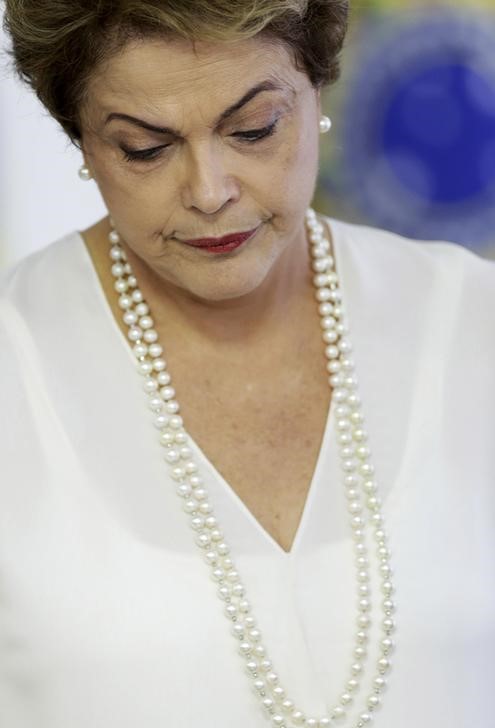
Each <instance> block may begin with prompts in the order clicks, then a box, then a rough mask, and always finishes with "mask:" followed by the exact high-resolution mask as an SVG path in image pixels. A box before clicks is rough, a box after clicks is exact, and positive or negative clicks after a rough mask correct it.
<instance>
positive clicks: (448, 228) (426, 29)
mask: <svg viewBox="0 0 495 728" xmlns="http://www.w3.org/2000/svg"><path fill="white" fill-rule="evenodd" d="M351 6H352V14H351V25H350V33H349V35H348V38H347V42H346V47H345V49H344V53H343V58H342V69H343V70H342V75H341V78H340V80H339V82H338V83H337V84H336V85H334V86H332V87H331V88H330V89H328V90H327V91H326V92H325V96H324V107H325V112H326V113H327V114H328V115H329V116H330V117H331V119H332V122H333V128H332V130H331V132H330V133H329V134H327V135H326V136H324V137H322V138H321V139H322V141H321V154H322V156H321V169H320V177H319V184H318V189H317V193H316V199H315V203H314V206H315V207H316V208H317V209H318V210H321V211H322V212H325V213H327V214H329V215H331V216H333V217H337V218H341V219H344V220H348V221H350V222H357V223H361V224H365V225H372V226H374V227H381V228H385V229H388V230H393V231H395V232H398V233H400V234H402V235H405V236H407V237H411V238H416V239H420V240H449V241H452V242H456V243H459V244H461V245H464V246H466V247H467V248H470V249H471V250H474V251H476V252H477V253H478V254H479V255H482V256H484V257H486V258H491V259H494V260H495V53H494V49H495V0H433V1H432V0H429V1H428V2H426V0H360V1H359V2H358V1H356V2H352V0H351ZM0 16H1V11H0ZM7 47H8V39H7V38H6V36H5V35H4V34H3V31H0V159H1V165H0V270H1V269H2V268H5V267H7V266H9V265H11V264H13V263H15V262H16V261H17V260H19V259H20V258H22V257H24V256H25V255H27V254H29V253H30V252H32V251H34V250H36V249H38V248H40V247H43V246H45V245H47V244H48V243H50V242H52V241H54V240H56V239H57V238H59V237H61V236H62V235H65V234H66V233H67V232H70V231H72V230H82V229H84V228H86V227H88V226H89V225H90V224H92V223H93V222H95V221H96V220H98V219H99V218H101V217H103V216H104V215H105V214H106V209H105V206H104V204H103V201H102V199H101V197H100V195H99V193H98V189H97V187H96V184H95V183H94V181H91V182H89V183H87V182H86V183H84V182H82V181H81V180H80V179H79V177H78V175H77V170H78V168H79V166H80V164H81V156H80V153H79V152H78V151H77V150H76V149H74V148H73V147H72V145H71V144H70V143H69V142H68V141H67V140H66V138H65V135H64V133H63V132H62V130H61V129H60V128H59V127H58V126H57V125H56V124H55V122H54V121H53V120H52V119H51V118H50V117H49V116H48V114H47V112H45V111H44V110H43V108H42V107H41V106H40V104H39V102H38V101H37V99H36V98H35V97H34V95H33V94H32V92H30V91H29V90H28V89H26V88H24V87H23V86H22V85H21V83H20V82H19V81H18V80H17V79H16V78H15V77H14V73H13V71H12V69H11V65H10V59H9V58H8V56H7V55H6V54H5V49H6V48H7Z"/></svg>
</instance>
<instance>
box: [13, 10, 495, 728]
mask: <svg viewBox="0 0 495 728" xmlns="http://www.w3.org/2000/svg"><path fill="white" fill-rule="evenodd" d="M346 19H347V4H346V3H345V2H344V1H343V0H335V1H334V2H333V1H332V0H329V1H328V2H322V1H318V0H316V1H313V0H309V2H304V1H303V0H291V1H289V0H287V1H286V2H284V1H282V0H266V2H263V3H258V2H252V1H251V0H242V1H238V2H236V3H231V2H222V0H217V1H214V2H204V1H202V0H195V2H194V3H191V2H164V1H162V2H157V1H152V0H134V1H133V2H127V3H122V4H117V3H86V4H84V5H83V4H80V3H79V2H77V1H76V0H62V1H61V2H57V3H50V2H40V1H39V0H31V1H29V2H27V1H23V2H20V1H19V0H7V3H6V28H7V30H8V31H9V32H10V34H11V36H12V39H13V58H14V61H15V64H16V68H17V71H18V72H19V73H20V75H21V76H22V78H24V79H25V80H26V81H28V82H29V83H30V84H31V85H32V87H33V88H34V90H35V91H36V93H37V94H38V96H39V97H40V98H41V100H42V101H43V103H44V104H45V105H46V107H47V109H49V111H50V113H52V115H53V116H54V118H55V119H57V120H58V121H59V122H60V123H61V125H62V127H63V128H64V130H65V131H66V132H67V134H68V136H69V138H70V139H71V140H72V141H73V142H74V143H75V144H76V145H78V146H79V148H80V149H81V151H82V155H83V159H84V164H83V166H82V168H81V170H80V174H81V176H82V178H83V179H84V178H85V179H94V180H95V182H96V184H97V185H98V188H99V190H100V192H101V194H102V197H103V199H104V201H105V203H106V206H107V208H108V212H109V214H108V216H106V217H105V218H104V219H102V220H100V221H99V222H97V223H96V224H95V225H93V226H91V227H90V228H88V229H87V230H84V231H82V232H79V231H74V232H70V233H68V234H67V235H66V236H64V237H63V238H61V239H60V240H57V241H55V242H54V243H53V244H51V245H49V246H48V247H46V248H45V249H43V250H41V251H40V252H38V253H35V254H33V255H31V256H29V257H28V258H26V259H25V260H23V261H22V262H21V263H19V264H18V265H17V266H16V267H15V268H13V269H12V270H10V271H8V272H7V273H6V274H4V276H3V279H2V286H1V291H2V293H1V296H2V298H1V308H0V338H1V350H2V365H1V375H2V378H1V381H2V400H3V403H4V404H3V406H2V414H1V418H2V425H3V428H2V444H3V447H2V463H3V466H2V467H3V477H2V481H1V485H0V498H1V509H0V513H1V515H0V579H1V581H0V584H1V586H0V645H1V653H0V668H1V669H0V698H1V699H0V724H1V725H2V726H4V725H5V726H8V728H35V727H36V728H69V727H70V728H83V726H84V728H89V727H91V728H103V727H104V728H117V726H118V728H131V727H132V728H135V727H136V726H142V727H143V728H144V727H146V728H158V727H160V728H164V727H165V726H166V727H167V728H169V727H171V726H173V727H174V728H179V727H180V728H183V727H184V728H185V727H186V726H187V727H189V726H196V725H206V726H211V727H212V728H213V727H215V728H231V727H232V726H234V725H235V726H240V727H242V728H255V727H256V726H260V727H261V726H262V725H275V726H286V728H290V727H292V726H297V725H305V726H306V727H307V728H310V727H311V726H313V727H317V728H323V726H330V725H332V726H333V725H349V726H353V727H355V726H359V728H362V726H364V725H366V724H369V723H370V722H371V721H372V720H373V721H374V722H375V723H376V725H377V726H382V727H383V728H391V727H392V726H398V725H400V726H401V728H413V727H414V728H417V726H422V728H433V727H435V728H437V726H439V725H448V726H449V727H450V728H465V726H467V725H472V724H476V725H487V724H488V722H489V719H490V717H491V716H492V713H493V704H492V700H491V698H490V697H489V695H490V690H489V686H490V685H491V682H492V680H493V674H491V675H490V672H491V668H490V665H491V657H492V654H493V646H494V639H493V638H494V629H495V616H494V615H495V609H494V607H495V598H494V597H495V589H494V586H493V561H494V559H493V555H494V553H495V549H494V541H495V538H494V532H493V513H494V502H495V498H494V495H493V482H494V480H493V478H494V476H495V462H494V455H493V449H492V448H491V440H492V436H493V430H494V418H493V403H494V393H495V385H494V380H493V377H492V362H493V355H494V353H495V342H494V337H493V326H492V323H491V320H490V319H491V317H490V311H491V307H493V304H494V303H495V285H494V284H495V270H494V266H493V264H492V263H489V262H487V261H483V260H482V259H480V258H478V257H477V256H475V255H474V254H472V253H470V252H468V251H467V250H464V249H462V248H461V247H459V246H457V245H454V244H451V243H444V242H440V243H439V242H430V243H428V244H424V243H418V242H415V241H412V240H408V239H405V238H403V237H400V236H398V235H394V234H392V233H389V232H386V231H383V230H376V229H373V228H369V227H365V226H358V225H351V224H349V223H345V222H343V221H339V220H335V219H333V218H326V219H325V218H323V217H322V216H321V215H316V214H315V213H314V212H312V211H311V210H308V208H309V206H310V203H311V198H312V195H313V191H314V186H315V180H316V176H317V169H318V140H319V132H324V131H328V129H329V127H330V121H329V120H328V119H327V118H326V117H322V116H321V108H320V91H321V88H322V87H323V86H324V85H325V84H328V83H331V82H333V81H335V80H336V79H337V77H338V73H339V67H338V54H339V52H340V49H341V46H342V43H343V39H344V34H345V28H346ZM322 335H323V341H322ZM351 341H352V344H351ZM352 345H353V346H354V349H352ZM165 357H166V358H165ZM136 368H137V371H136ZM358 375H359V393H358V388H357V377H358ZM329 384H330V386H329ZM143 390H144V391H143ZM360 393H362V397H363V403H362V404H361V400H360ZM179 402H180V405H179ZM364 413H365V415H366V417H365V415H364ZM371 447H372V449H373V454H371ZM375 466H376V477H375V470H374V468H375ZM389 546H390V548H389ZM392 560H393V569H392V568H391V564H392ZM396 594H397V603H398V605H399V608H398V610H397V615H396V612H395V607H396ZM396 633H397V637H396ZM395 642H397V645H395ZM396 647H397V649H395V648H396Z"/></svg>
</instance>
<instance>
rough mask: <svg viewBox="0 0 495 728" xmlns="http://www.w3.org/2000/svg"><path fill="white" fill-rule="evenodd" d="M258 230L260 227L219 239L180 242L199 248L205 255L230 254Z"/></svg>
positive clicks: (196, 239) (197, 239)
mask: <svg viewBox="0 0 495 728" xmlns="http://www.w3.org/2000/svg"><path fill="white" fill-rule="evenodd" d="M259 228H260V225H258V227H256V228H253V230H247V231H246V232H240V233H232V234H231V235H224V236H222V237H221V238H195V239H193V240H181V241H180V242H181V243H183V244H184V245H189V246H190V247H192V248H200V249H201V250H204V251H206V252H207V253H230V252H231V251H232V250H236V248H239V247H240V246H241V245H243V244H244V243H246V242H247V241H248V240H250V239H251V238H252V237H253V236H254V235H255V233H256V232H257V231H258V230H259Z"/></svg>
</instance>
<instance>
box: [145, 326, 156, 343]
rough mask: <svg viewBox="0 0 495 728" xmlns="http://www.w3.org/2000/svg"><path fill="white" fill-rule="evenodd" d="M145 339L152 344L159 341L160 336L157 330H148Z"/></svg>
mask: <svg viewBox="0 0 495 728" xmlns="http://www.w3.org/2000/svg"><path fill="white" fill-rule="evenodd" d="M143 339H144V340H145V341H146V342H147V343H148V344H152V343H154V342H155V341H156V340H157V339H158V334H157V332H156V331H155V329H147V331H145V332H144V334H143Z"/></svg>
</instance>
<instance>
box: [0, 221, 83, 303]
mask: <svg viewBox="0 0 495 728" xmlns="http://www.w3.org/2000/svg"><path fill="white" fill-rule="evenodd" d="M83 247H84V243H83V241H82V238H81V236H80V234H79V233H78V232H77V231H72V232H69V233H67V234H65V235H63V236H62V237H60V238H57V239H56V240H54V241H53V242H51V243H49V244H48V245H46V246H44V247H43V248H41V249H40V250H37V251H35V252H33V253H31V254H29V255H27V256H25V257H24V258H22V259H21V260H19V261H18V262H17V263H15V264H13V265H11V266H9V267H7V269H6V270H4V271H2V272H0V304H3V305H9V304H10V305H12V306H14V307H15V308H20V309H22V308H23V307H25V306H26V305H29V304H31V305H34V306H35V305H36V304H37V303H40V302H41V300H43V299H45V298H49V299H51V298H53V297H54V296H55V295H59V296H60V295H61V294H63V293H64V292H65V291H66V288H67V285H68V282H69V279H70V277H71V274H74V273H75V272H77V269H78V266H79V265H80V260H81V252H82V253H84V251H82V248H83Z"/></svg>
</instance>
